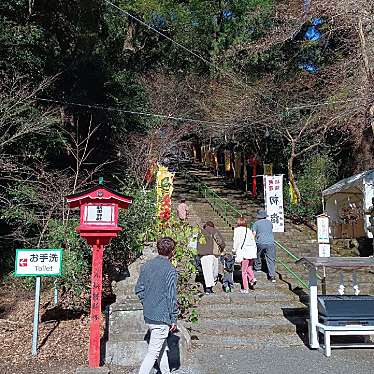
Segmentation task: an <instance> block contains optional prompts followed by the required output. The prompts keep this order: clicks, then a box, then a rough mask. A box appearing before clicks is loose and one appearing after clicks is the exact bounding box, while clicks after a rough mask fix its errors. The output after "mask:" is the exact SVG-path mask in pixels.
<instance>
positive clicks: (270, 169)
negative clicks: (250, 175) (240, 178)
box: [264, 164, 273, 175]
mask: <svg viewBox="0 0 374 374" xmlns="http://www.w3.org/2000/svg"><path fill="white" fill-rule="evenodd" d="M264 175H273V164H264Z"/></svg>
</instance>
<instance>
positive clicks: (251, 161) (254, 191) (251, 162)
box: [248, 155, 258, 197]
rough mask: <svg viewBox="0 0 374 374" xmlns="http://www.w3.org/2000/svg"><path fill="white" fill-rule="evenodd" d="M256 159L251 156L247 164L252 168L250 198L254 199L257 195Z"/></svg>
mask: <svg viewBox="0 0 374 374" xmlns="http://www.w3.org/2000/svg"><path fill="white" fill-rule="evenodd" d="M257 163H258V161H257V159H256V156H255V155H252V156H251V157H250V158H249V160H248V164H249V166H250V167H252V196H253V197H256V195H257V179H256V178H257Z"/></svg>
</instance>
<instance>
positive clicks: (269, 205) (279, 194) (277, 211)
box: [264, 175, 284, 232]
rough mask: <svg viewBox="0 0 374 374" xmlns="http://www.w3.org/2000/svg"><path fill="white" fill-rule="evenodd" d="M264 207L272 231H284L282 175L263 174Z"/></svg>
mask: <svg viewBox="0 0 374 374" xmlns="http://www.w3.org/2000/svg"><path fill="white" fill-rule="evenodd" d="M264 181H265V187H264V188H265V209H266V213H267V218H268V219H269V220H270V221H271V222H272V224H273V232H284V209H283V175H272V176H264Z"/></svg>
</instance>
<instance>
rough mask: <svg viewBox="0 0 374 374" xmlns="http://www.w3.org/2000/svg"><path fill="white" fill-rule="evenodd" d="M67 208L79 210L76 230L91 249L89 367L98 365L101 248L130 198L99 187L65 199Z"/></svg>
mask: <svg viewBox="0 0 374 374" xmlns="http://www.w3.org/2000/svg"><path fill="white" fill-rule="evenodd" d="M66 200H67V202H68V204H69V207H70V208H78V207H79V208H80V224H79V226H78V227H77V228H76V230H77V232H79V234H80V236H81V237H82V238H85V239H86V240H87V243H88V244H89V245H90V246H91V247H92V275H91V311H90V350H89V355H88V361H89V367H90V368H97V367H99V365H100V316H101V292H102V268H103V253H104V246H106V245H107V244H109V242H110V240H111V239H112V238H114V237H116V236H117V234H118V232H119V231H121V230H122V228H121V227H119V226H118V209H119V208H127V207H128V206H129V205H130V204H131V203H132V198H131V197H128V196H123V195H120V194H118V193H116V192H114V191H111V190H110V189H108V188H106V187H104V186H103V185H102V180H101V181H100V182H99V185H98V186H96V187H93V188H91V189H89V190H87V191H84V192H81V193H77V194H74V195H70V196H67V197H66Z"/></svg>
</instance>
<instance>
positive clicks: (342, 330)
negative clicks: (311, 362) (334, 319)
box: [316, 323, 374, 357]
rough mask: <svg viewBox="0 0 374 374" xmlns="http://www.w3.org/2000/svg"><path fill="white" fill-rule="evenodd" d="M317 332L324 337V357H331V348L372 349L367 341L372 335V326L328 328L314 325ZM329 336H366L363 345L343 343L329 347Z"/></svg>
mask: <svg viewBox="0 0 374 374" xmlns="http://www.w3.org/2000/svg"><path fill="white" fill-rule="evenodd" d="M316 327H317V330H318V331H319V332H320V333H322V334H323V336H324V345H323V349H324V353H325V356H326V357H330V356H331V348H362V347H365V348H374V344H372V343H371V342H370V341H369V339H368V338H369V336H370V335H374V326H362V325H346V326H328V325H324V324H322V323H317V324H316ZM331 336H366V339H365V342H364V343H345V344H339V345H338V344H334V345H331ZM320 348H322V347H321V346H320Z"/></svg>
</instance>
